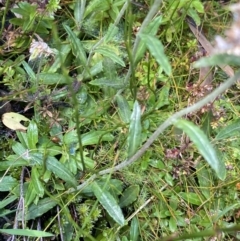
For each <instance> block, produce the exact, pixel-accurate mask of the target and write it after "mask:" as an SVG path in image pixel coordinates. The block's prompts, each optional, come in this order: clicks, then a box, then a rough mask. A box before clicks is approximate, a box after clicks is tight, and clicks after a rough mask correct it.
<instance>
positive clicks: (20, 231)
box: [0, 229, 54, 238]
mask: <svg viewBox="0 0 240 241" xmlns="http://www.w3.org/2000/svg"><path fill="white" fill-rule="evenodd" d="M0 233H6V234H10V235H20V236H27V237H36V238H40V237H52V236H54V235H53V234H52V233H48V232H44V231H38V230H29V229H0Z"/></svg>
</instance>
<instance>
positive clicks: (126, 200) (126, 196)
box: [119, 185, 140, 208]
mask: <svg viewBox="0 0 240 241" xmlns="http://www.w3.org/2000/svg"><path fill="white" fill-rule="evenodd" d="M139 191H140V187H139V186H138V185H132V186H130V187H128V188H127V189H126V190H124V192H123V194H122V196H121V198H120V201H119V206H120V207H121V208H123V207H127V206H129V205H130V204H132V203H133V202H135V201H136V200H137V198H138V195H139Z"/></svg>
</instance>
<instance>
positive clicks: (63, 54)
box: [48, 44, 71, 73]
mask: <svg viewBox="0 0 240 241" xmlns="http://www.w3.org/2000/svg"><path fill="white" fill-rule="evenodd" d="M70 50H71V46H70V44H64V45H62V46H61V47H60V50H59V52H58V53H57V54H56V57H55V61H54V63H53V64H52V65H51V67H50V68H49V70H48V73H56V71H57V70H58V69H59V68H60V67H61V66H62V65H63V63H64V62H65V60H66V58H67V56H68V54H69V52H70Z"/></svg>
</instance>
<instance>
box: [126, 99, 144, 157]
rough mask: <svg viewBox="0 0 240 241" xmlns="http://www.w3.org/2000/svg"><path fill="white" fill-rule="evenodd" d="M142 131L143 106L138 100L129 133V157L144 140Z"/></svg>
mask: <svg viewBox="0 0 240 241" xmlns="http://www.w3.org/2000/svg"><path fill="white" fill-rule="evenodd" d="M141 133H142V125H141V108H140V105H139V104H138V102H137V101H135V103H134V106H133V112H132V115H131V120H130V127H129V134H128V157H131V156H132V155H134V154H135V152H136V151H137V149H138V147H139V146H140V144H141V142H142V140H141Z"/></svg>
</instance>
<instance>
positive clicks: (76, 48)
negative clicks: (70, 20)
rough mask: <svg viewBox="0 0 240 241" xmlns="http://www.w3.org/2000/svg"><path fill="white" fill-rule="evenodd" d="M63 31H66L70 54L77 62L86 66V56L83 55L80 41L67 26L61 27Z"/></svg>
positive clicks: (83, 51)
mask: <svg viewBox="0 0 240 241" xmlns="http://www.w3.org/2000/svg"><path fill="white" fill-rule="evenodd" d="M63 27H64V29H65V30H66V32H67V34H68V36H69V40H70V42H71V46H72V52H73V54H74V55H75V56H76V57H77V58H78V60H79V61H80V62H81V63H82V64H83V66H86V64H87V55H86V53H85V50H84V48H83V46H82V43H81V41H80V40H79V38H78V37H77V35H76V34H75V33H74V32H73V31H72V30H71V29H70V27H69V26H67V25H65V24H64V25H63Z"/></svg>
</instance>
